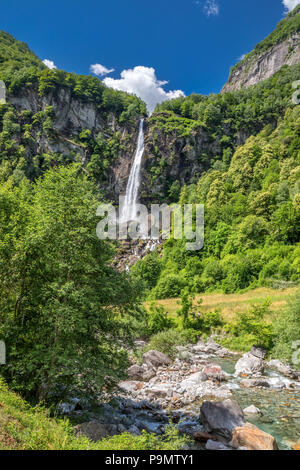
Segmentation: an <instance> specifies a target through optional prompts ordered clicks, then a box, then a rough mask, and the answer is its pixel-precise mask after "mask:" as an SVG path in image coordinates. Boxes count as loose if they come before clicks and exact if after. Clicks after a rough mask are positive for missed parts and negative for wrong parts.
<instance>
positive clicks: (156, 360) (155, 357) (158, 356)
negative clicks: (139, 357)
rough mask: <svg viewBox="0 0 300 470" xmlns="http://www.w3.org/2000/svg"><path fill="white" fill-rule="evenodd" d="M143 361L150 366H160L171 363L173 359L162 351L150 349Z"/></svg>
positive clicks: (144, 355)
mask: <svg viewBox="0 0 300 470" xmlns="http://www.w3.org/2000/svg"><path fill="white" fill-rule="evenodd" d="M143 362H145V364H147V365H148V366H153V367H160V366H166V365H169V364H171V363H172V360H171V359H170V358H169V356H167V355H166V354H163V353H162V352H160V351H155V350H150V351H148V352H146V353H145V354H143Z"/></svg>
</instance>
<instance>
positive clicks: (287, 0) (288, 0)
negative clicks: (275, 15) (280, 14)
mask: <svg viewBox="0 0 300 470" xmlns="http://www.w3.org/2000/svg"><path fill="white" fill-rule="evenodd" d="M282 3H283V5H284V6H285V8H286V10H287V11H292V10H293V9H294V8H295V7H296V6H297V5H299V3H300V0H282Z"/></svg>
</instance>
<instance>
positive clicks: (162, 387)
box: [147, 384, 173, 398]
mask: <svg viewBox="0 0 300 470" xmlns="http://www.w3.org/2000/svg"><path fill="white" fill-rule="evenodd" d="M147 395H148V396H149V397H150V398H165V397H171V396H172V395H173V390H172V388H171V387H170V386H169V385H167V384H157V385H154V387H151V388H149V389H148V390H147Z"/></svg>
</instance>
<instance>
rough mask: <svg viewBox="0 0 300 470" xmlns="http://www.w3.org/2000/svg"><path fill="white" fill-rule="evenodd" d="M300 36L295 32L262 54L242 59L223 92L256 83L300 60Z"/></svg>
mask: <svg viewBox="0 0 300 470" xmlns="http://www.w3.org/2000/svg"><path fill="white" fill-rule="evenodd" d="M299 38H300V36H299V34H298V33H295V34H293V35H291V36H290V37H289V38H288V39H286V40H285V41H283V42H281V43H279V44H275V45H274V46H273V47H272V48H271V49H270V50H268V51H267V52H265V53H263V54H262V55H259V56H255V55H254V56H253V55H252V56H250V57H249V58H248V59H246V60H245V61H242V62H241V64H240V65H238V66H237V67H236V68H235V69H234V71H233V72H232V73H231V76H230V77H229V80H228V82H227V83H226V84H225V85H224V87H223V89H222V93H225V92H229V91H234V90H240V89H241V88H245V87H249V86H251V85H255V84H256V83H259V82H261V81H263V80H266V79H267V78H269V77H271V76H272V75H274V73H276V72H277V71H278V70H279V69H281V67H283V66H284V65H294V64H297V63H298V62H300V47H299Z"/></svg>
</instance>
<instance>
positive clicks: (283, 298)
mask: <svg viewBox="0 0 300 470" xmlns="http://www.w3.org/2000/svg"><path fill="white" fill-rule="evenodd" d="M296 290H297V287H291V288H288V289H282V290H274V289H269V288H265V287H260V288H258V289H254V290H252V291H247V292H243V293H241V294H222V293H214V294H199V295H197V296H196V297H195V305H196V304H197V302H199V300H200V299H202V301H203V302H202V304H201V307H200V310H201V312H211V311H214V310H216V309H217V310H219V311H220V313H221V315H222V316H223V318H224V319H225V320H226V321H230V320H232V319H233V318H234V316H235V315H236V314H237V313H242V312H247V311H248V309H249V307H250V306H251V305H252V304H257V303H262V302H264V301H265V300H266V299H269V300H270V310H272V311H279V310H280V309H282V308H283V307H284V306H285V305H286V303H287V300H288V298H289V296H290V295H292V294H294V293H295V292H296ZM179 302H180V299H164V300H157V303H158V304H159V305H162V306H163V307H164V309H165V310H166V311H167V312H168V314H169V315H170V316H171V317H176V311H177V310H178V308H179ZM148 306H149V302H146V307H148Z"/></svg>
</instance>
